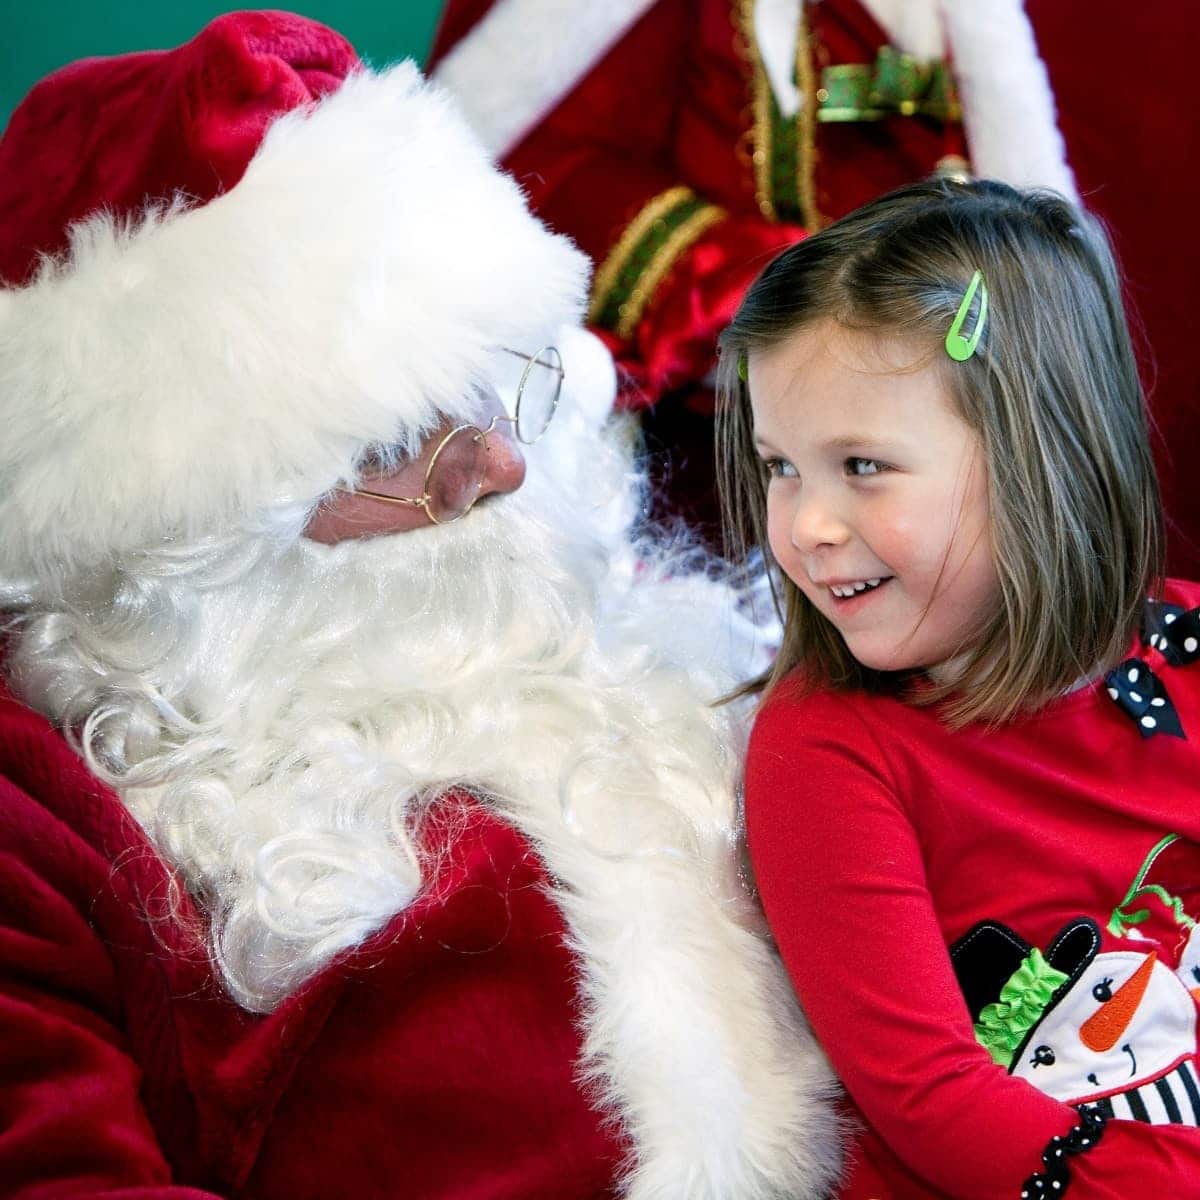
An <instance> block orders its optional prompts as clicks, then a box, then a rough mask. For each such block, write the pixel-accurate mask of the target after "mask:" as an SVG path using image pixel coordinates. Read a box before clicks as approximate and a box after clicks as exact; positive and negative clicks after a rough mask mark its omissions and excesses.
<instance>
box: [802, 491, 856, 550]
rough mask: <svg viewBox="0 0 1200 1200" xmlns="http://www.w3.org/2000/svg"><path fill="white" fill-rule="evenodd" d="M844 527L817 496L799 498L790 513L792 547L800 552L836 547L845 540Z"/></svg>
mask: <svg viewBox="0 0 1200 1200" xmlns="http://www.w3.org/2000/svg"><path fill="white" fill-rule="evenodd" d="M846 536H847V533H846V526H845V525H844V524H843V522H842V521H841V520H840V519H839V518H838V516H837V514H836V513H835V512H834V511H833V510H832V509H831V508H830V507H829V506H828V505H827V504H824V503H822V502H821V500H820V498H819V497H817V496H799V497H797V498H796V506H795V509H794V510H793V512H792V528H791V538H792V545H793V546H794V547H795V548H796V549H797V550H801V551H805V552H808V551H812V550H817V549H819V548H820V547H822V546H838V545H841V543H843V542H844V541H845V540H846Z"/></svg>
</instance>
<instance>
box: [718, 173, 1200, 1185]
mask: <svg viewBox="0 0 1200 1200" xmlns="http://www.w3.org/2000/svg"><path fill="white" fill-rule="evenodd" d="M720 383H721V385H722V393H723V411H722V414H721V419H722V432H721V436H722V439H723V445H724V446H725V448H726V453H725V455H724V463H723V468H724V476H725V478H724V479H723V487H724V491H725V498H726V501H727V511H728V514H729V518H730V523H731V528H732V529H733V531H734V532H735V534H736V533H737V532H738V531H741V532H742V535H743V545H744V544H745V542H746V541H747V540H752V541H754V542H756V543H757V544H759V545H761V546H762V547H763V549H764V550H768V551H769V556H770V557H771V558H773V560H774V562H775V564H777V566H778V567H779V569H780V571H781V573H782V576H783V578H782V589H783V596H782V600H783V609H784V614H785V634H784V639H783V645H782V649H781V652H780V655H779V658H778V661H777V662H776V664H775V666H774V668H773V669H772V670H771V672H770V673H769V675H767V676H765V677H764V678H762V679H759V680H757V681H755V682H754V683H753V684H751V685H749V687H750V688H751V689H758V690H761V691H762V692H763V693H764V697H765V700H764V703H763V706H762V708H761V711H760V713H759V716H758V719H757V722H756V725H755V729H754V734H753V737H752V739H751V745H750V752H749V761H748V765H747V769H746V818H747V829H748V837H749V844H750V852H751V857H752V861H753V865H754V870H755V875H756V879H757V883H758V886H759V889H760V892H761V896H762V901H763V904H764V906H765V909H766V913H767V917H768V919H769V920H770V922H771V925H772V926H773V929H774V932H775V936H776V938H777V940H778V944H779V947H780V950H781V952H782V955H783V958H784V961H785V963H786V965H787V968H788V970H789V972H790V974H791V977H792V980H793V983H794V985H795V989H796V992H797V994H798V995H799V997H800V1000H801V1002H802V1003H803V1005H804V1007H805V1010H806V1011H807V1013H808V1016H809V1018H810V1020H811V1022H812V1025H813V1027H814V1029H815V1031H816V1033H817V1036H818V1038H819V1039H820V1040H821V1041H822V1043H823V1044H824V1047H825V1049H826V1051H827V1053H828V1054H829V1057H830V1059H831V1060H832V1062H833V1064H834V1066H835V1068H836V1069H837V1070H838V1072H839V1074H840V1075H841V1078H842V1080H843V1081H844V1083H845V1086H846V1090H847V1092H848V1094H849V1097H850V1100H851V1101H852V1103H853V1106H854V1107H855V1108H856V1110H857V1114H856V1115H857V1116H858V1117H859V1118H860V1120H859V1123H858V1130H859V1132H858V1134H857V1136H856V1140H855V1143H854V1145H853V1147H852V1152H851V1155H850V1160H849V1163H848V1168H847V1175H846V1179H845V1181H844V1183H843V1190H842V1192H841V1193H840V1194H841V1196H843V1197H853V1198H855V1200H859V1198H863V1200H866V1198H867V1197H905V1198H908V1197H944V1196H950V1197H963V1198H969V1200H993V1198H994V1200H1017V1197H1031V1196H1042V1195H1046V1196H1059V1195H1062V1194H1064V1193H1065V1192H1066V1190H1067V1189H1068V1186H1070V1187H1071V1188H1072V1189H1073V1192H1072V1194H1073V1195H1074V1196H1078V1197H1080V1198H1082V1197H1104V1198H1109V1197H1112V1198H1115V1197H1172V1198H1179V1197H1192V1196H1200V1128H1198V1126H1200V1073H1198V1071H1197V1065H1196V1061H1195V1059H1196V1048H1197V1047H1196V1023H1197V1022H1196V1016H1197V1014H1196V1000H1195V997H1196V996H1200V990H1198V989H1200V934H1197V935H1196V936H1195V937H1193V930H1195V928H1196V925H1195V921H1196V919H1197V918H1200V759H1198V758H1197V755H1196V752H1195V750H1196V747H1197V745H1200V665H1194V664H1195V660H1196V659H1197V657H1200V608H1197V607H1196V606H1197V605H1198V604H1200V588H1198V587H1196V586H1194V585H1190V584H1179V583H1168V584H1166V585H1165V587H1163V586H1162V585H1161V584H1160V582H1159V563H1160V553H1161V551H1160V547H1161V544H1162V533H1161V521H1160V517H1159V512H1158V506H1157V491H1156V485H1155V478H1154V468H1153V464H1152V462H1151V457H1150V453H1149V450H1148V448H1147V432H1146V421H1145V416H1144V409H1143V399H1142V395H1141V391H1140V388H1139V385H1138V378H1137V373H1136V369H1135V364H1134V358H1133V354H1132V351H1131V347H1130V342H1129V336H1128V333H1127V331H1126V328H1125V324H1124V317H1123V313H1122V308H1121V301H1120V291H1119V285H1118V279H1117V275H1116V271H1115V268H1114V265H1113V261H1112V257H1111V255H1110V252H1109V249H1108V247H1107V245H1106V243H1105V240H1104V237H1103V235H1102V234H1101V233H1100V231H1099V230H1098V229H1097V228H1096V226H1095V224H1094V223H1093V222H1092V221H1091V220H1090V219H1089V218H1088V217H1086V216H1085V215H1083V214H1081V213H1079V212H1078V211H1076V210H1075V209H1074V208H1072V207H1071V206H1069V205H1068V204H1067V203H1065V202H1064V201H1062V200H1061V199H1058V198H1056V197H1054V196H1050V195H1045V194H1023V193H1020V192H1017V191H1014V190H1012V189H1011V188H1009V187H1006V186H1003V185H1000V184H996V183H986V182H981V183H976V184H969V185H961V184H954V183H949V182H930V183H925V184H920V185H917V186H914V187H910V188H906V189H903V190H901V191H898V192H894V193H892V194H891V195H889V196H886V197H884V198H882V199H880V200H878V201H876V202H874V203H872V204H870V205H868V206H867V207H866V208H863V209H860V210H859V211H857V212H856V213H853V214H851V215H850V216H849V217H847V218H845V219H844V220H842V221H840V222H838V223H837V224H835V225H832V226H830V227H829V228H828V229H826V230H825V231H824V232H822V233H820V234H818V235H817V236H815V237H812V238H810V239H808V240H807V241H805V242H802V243H800V244H799V245H797V246H794V247H792V248H791V249H789V250H787V251H786V252H785V253H784V254H782V255H781V256H780V257H779V258H777V259H776V260H775V261H774V262H773V263H772V264H771V265H770V266H769V267H767V269H766V270H765V271H764V273H763V274H762V276H761V277H760V278H759V279H758V281H757V282H756V283H755V284H754V286H753V287H752V288H751V290H750V292H749V293H748V294H747V296H746V299H745V301H744V303H743V304H742V307H741V309H740V311H739V312H738V314H737V316H736V318H735V320H734V322H733V324H732V326H731V327H730V328H729V329H728V331H727V332H726V333H725V335H724V337H723V339H722V360H721V379H720ZM1148 597H1153V599H1152V600H1150V602H1149V603H1148V602H1147V598H1148Z"/></svg>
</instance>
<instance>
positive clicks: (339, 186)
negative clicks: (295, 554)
mask: <svg viewBox="0 0 1200 1200" xmlns="http://www.w3.org/2000/svg"><path fill="white" fill-rule="evenodd" d="M586 287H587V263H586V259H585V258H584V256H583V255H582V254H580V253H579V251H577V250H576V249H575V248H574V247H573V246H572V245H571V243H570V242H569V241H567V240H566V239H565V238H562V237H559V236H555V235H552V234H550V233H548V232H547V231H546V229H545V228H544V227H543V226H542V225H541V224H540V223H539V222H538V221H537V220H536V219H534V218H533V217H532V216H530V215H529V213H528V210H527V209H526V207H525V203H524V200H523V198H522V196H521V193H520V191H519V189H518V188H517V186H516V184H515V183H514V182H513V181H512V180H511V179H510V178H509V177H507V176H505V175H503V174H501V173H500V172H498V171H497V170H496V169H495V168H494V167H493V166H491V164H490V163H489V161H488V160H487V158H486V156H485V154H484V152H483V150H482V148H481V147H480V146H479V144H478V141H477V139H476V138H475V137H474V135H473V134H471V132H470V131H469V130H468V128H467V125H466V123H465V122H464V121H463V120H462V119H461V117H460V116H459V115H458V113H457V112H456V111H455V110H454V108H453V106H452V105H451V104H450V103H449V101H448V100H447V99H446V97H445V96H444V95H442V94H441V93H440V92H439V91H438V90H437V89H436V88H433V87H431V86H430V85H429V84H427V83H426V82H425V81H424V80H423V79H422V78H421V76H420V74H419V72H418V71H417V70H416V68H415V67H413V66H412V64H407V63H406V64H401V65H400V66H397V67H395V68H392V69H391V70H388V71H386V72H383V73H381V74H378V75H376V74H372V73H370V72H362V73H360V74H357V75H354V76H351V77H350V78H349V79H348V80H347V81H346V82H345V83H344V84H343V86H342V87H341V88H339V89H338V90H337V91H336V92H334V93H333V94H332V95H330V96H328V97H327V98H325V99H324V100H323V101H321V102H320V103H319V104H318V105H317V106H315V108H313V109H311V110H308V111H305V110H295V111H293V112H290V113H288V114H286V115H284V116H282V117H280V118H279V120H277V121H276V122H275V123H274V124H273V125H272V126H271V128H270V129H269V130H268V132H267V134H266V136H265V137H264V139H263V141H262V144H261V146H260V147H259V149H258V152H257V153H256V155H255V157H254V159H253V160H252V161H251V162H250V164H249V166H248V168H247V169H246V172H245V174H244V176H243V177H242V179H241V180H240V182H239V183H238V184H237V185H236V186H234V187H232V188H231V189H230V190H229V191H228V192H227V193H226V194H224V195H222V196H218V197H217V198H216V199H214V200H212V201H210V202H209V203H208V204H205V205H203V206H201V207H194V208H189V207H188V206H187V205H186V204H185V203H183V202H179V203H177V204H176V205H175V206H174V207H172V208H170V209H167V210H165V211H158V212H151V213H148V214H146V215H145V216H144V217H143V218H141V219H139V220H137V221H134V222H132V223H129V222H121V221H118V220H115V219H113V218H112V217H111V216H109V215H107V214H103V213H101V214H97V215H95V216H93V217H91V218H89V219H88V220H87V221H85V222H83V223H81V224H80V225H78V226H76V227H75V229H74V230H73V233H72V239H71V248H70V251H69V253H68V254H67V255H66V256H65V257H64V258H63V259H62V260H61V261H57V262H47V263H46V264H45V265H44V266H43V268H42V269H41V270H40V271H39V273H38V275H37V277H36V278H35V279H34V280H33V281H32V282H31V283H30V284H29V285H28V286H27V287H24V288H20V289H11V290H8V291H5V292H0V425H2V427H3V437H2V438H0V560H2V564H3V565H2V566H0V570H2V571H3V572H4V573H5V574H6V575H10V576H11V575H12V574H14V573H22V572H24V571H26V570H31V569H39V570H45V569H70V568H72V567H78V566H85V565H89V564H92V563H96V562H100V561H103V560H105V559H107V558H109V557H111V556H114V555H119V554H122V553H125V552H128V551H134V550H137V549H139V548H142V547H145V546H148V545H152V544H155V543H158V542H160V541H161V540H162V538H164V537H171V536H180V537H185V538H190V537H193V536H196V535H201V534H207V533H212V532H219V531H222V530H224V529H226V528H227V527H228V526H229V525H230V524H231V523H233V522H237V521H239V520H243V519H247V518H252V517H253V516H254V515H255V514H256V513H258V512H261V511H262V510H263V508H264V507H266V506H270V505H274V504H278V503H289V502H294V503H298V504H306V503H309V502H311V501H312V500H314V499H315V498H317V497H318V496H320V495H321V494H322V493H323V492H325V491H326V490H328V489H329V488H330V487H331V486H333V485H334V484H335V483H336V482H337V481H338V479H339V478H344V477H345V476H346V473H347V472H348V471H349V470H350V469H351V464H352V462H353V459H354V456H355V454H356V453H357V452H358V450H359V449H361V446H362V444H363V443H364V442H374V441H400V442H404V443H406V444H407V445H408V446H409V448H413V447H415V445H416V444H417V442H418V441H419V439H420V436H421V434H422V432H424V431H426V430H428V429H429V428H431V427H432V426H434V425H436V424H437V423H438V422H439V420H441V419H442V416H443V415H444V414H448V415H451V416H467V415H470V414H471V413H472V412H473V410H474V406H475V404H476V403H477V400H476V398H475V394H474V392H473V391H472V384H473V383H474V382H477V381H478V380H480V379H482V378H484V377H486V376H487V375H488V372H489V362H490V361H491V360H492V356H493V355H495V354H496V352H497V349H498V348H499V347H504V346H509V347H512V348H516V349H536V346H527V344H526V343H529V342H532V341H537V345H540V344H542V342H541V341H540V340H537V339H539V338H541V337H542V335H543V334H545V333H546V332H547V331H553V330H555V329H556V327H557V326H558V325H559V324H560V323H564V322H572V321H576V320H578V319H579V316H580V314H581V311H582V307H583V304H584V297H585V295H586ZM547 340H548V339H547Z"/></svg>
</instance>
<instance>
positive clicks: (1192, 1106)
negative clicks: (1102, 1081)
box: [1079, 1058, 1200, 1126]
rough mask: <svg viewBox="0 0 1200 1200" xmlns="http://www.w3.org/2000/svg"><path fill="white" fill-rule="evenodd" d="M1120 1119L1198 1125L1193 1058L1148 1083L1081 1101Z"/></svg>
mask: <svg viewBox="0 0 1200 1200" xmlns="http://www.w3.org/2000/svg"><path fill="white" fill-rule="evenodd" d="M1079 1107H1080V1108H1081V1109H1084V1108H1094V1109H1097V1110H1098V1111H1099V1112H1101V1113H1103V1114H1104V1116H1106V1117H1109V1118H1112V1117H1115V1118H1116V1119H1117V1120H1119V1121H1145V1122H1146V1123H1147V1124H1149V1125H1198V1126H1200V1084H1198V1083H1197V1081H1196V1060H1195V1059H1192V1058H1189V1059H1185V1060H1184V1061H1183V1062H1181V1063H1180V1064H1179V1066H1177V1067H1176V1068H1175V1070H1173V1071H1172V1072H1170V1074H1168V1075H1163V1076H1162V1077H1161V1078H1159V1079H1155V1080H1154V1081H1153V1082H1151V1083H1143V1084H1142V1086H1141V1087H1136V1088H1132V1089H1131V1090H1129V1091H1128V1092H1120V1093H1118V1094H1117V1095H1115V1096H1107V1097H1105V1099H1103V1100H1093V1101H1092V1102H1091V1103H1089V1104H1081V1105H1080V1106H1079Z"/></svg>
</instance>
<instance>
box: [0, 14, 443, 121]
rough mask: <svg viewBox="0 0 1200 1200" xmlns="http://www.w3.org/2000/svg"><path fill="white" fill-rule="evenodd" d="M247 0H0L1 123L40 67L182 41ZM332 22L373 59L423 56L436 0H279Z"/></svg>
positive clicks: (46, 68) (42, 72) (46, 70)
mask: <svg viewBox="0 0 1200 1200" xmlns="http://www.w3.org/2000/svg"><path fill="white" fill-rule="evenodd" d="M239 7H242V8H248V7H251V5H250V4H245V5H237V4H205V3H202V2H201V0H166V3H163V2H162V0H160V2H159V3H156V4H134V3H119V2H118V0H68V2H67V3H60V4H53V3H45V2H43V3H41V4H37V3H33V4H30V3H28V0H22V2H18V0H0V18H2V24H0V27H2V28H3V30H4V36H3V37H2V38H0V125H4V124H7V123H8V118H9V115H10V114H11V113H12V110H13V109H14V108H15V107H16V106H17V104H18V103H20V100H21V97H22V96H24V95H25V93H26V92H27V91H28V90H29V89H30V87H32V86H33V84H35V83H36V82H37V81H38V80H39V79H41V77H42V76H43V75H46V74H48V73H49V72H50V71H53V70H54V69H55V68H56V67H61V66H62V65H63V64H64V63H68V62H72V61H74V60H75V59H77V58H87V57H90V56H91V55H96V54H121V53H124V52H125V51H127V50H151V49H163V48H166V47H169V46H177V45H179V43H180V42H186V41H187V40H188V39H189V38H190V37H192V36H193V35H194V34H195V33H196V32H197V31H198V30H199V29H200V28H201V27H202V26H204V25H206V24H207V23H208V22H209V21H211V20H212V19H213V17H215V16H217V15H218V14H219V13H223V12H230V11H233V10H235V9H237V8H239ZM262 7H264V8H265V7H268V5H267V4H265V3H264V4H263V5H262ZM273 7H277V8H291V9H293V10H294V11H295V12H298V13H303V14H304V15H305V16H307V17H313V18H314V19H315V20H318V21H324V22H325V24H326V25H332V26H333V27H334V28H335V29H337V30H338V31H339V32H341V33H343V34H345V35H346V37H348V38H349V39H350V41H351V42H353V43H354V46H355V48H356V49H357V50H358V52H359V54H361V55H362V56H363V58H365V59H366V60H367V61H368V62H369V63H371V64H372V65H374V66H382V65H383V64H384V63H389V62H394V61H395V60H396V59H399V58H415V59H417V61H418V62H420V61H423V60H424V58H425V56H426V54H427V53H428V51H429V44H430V42H431V41H432V40H433V30H434V26H435V25H436V24H437V18H438V13H439V12H440V11H441V7H442V5H441V0H390V3H389V2H387V0H341V3H336V4H335V3H332V2H331V0H326V2H325V3H320V2H319V0H314V2H313V3H304V2H303V0H277V3H276V4H275V5H274V6H273Z"/></svg>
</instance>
